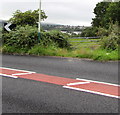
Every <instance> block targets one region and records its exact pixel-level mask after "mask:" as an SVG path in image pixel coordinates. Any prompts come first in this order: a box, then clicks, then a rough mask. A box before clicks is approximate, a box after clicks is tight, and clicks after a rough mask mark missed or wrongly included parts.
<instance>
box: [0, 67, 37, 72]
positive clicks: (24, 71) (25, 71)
mask: <svg viewBox="0 0 120 115" xmlns="http://www.w3.org/2000/svg"><path fill="white" fill-rule="evenodd" d="M0 68H2V69H9V70H16V71H22V72H30V73H33V71H26V70H19V69H13V68H6V67H0ZM34 73H36V72H34Z"/></svg>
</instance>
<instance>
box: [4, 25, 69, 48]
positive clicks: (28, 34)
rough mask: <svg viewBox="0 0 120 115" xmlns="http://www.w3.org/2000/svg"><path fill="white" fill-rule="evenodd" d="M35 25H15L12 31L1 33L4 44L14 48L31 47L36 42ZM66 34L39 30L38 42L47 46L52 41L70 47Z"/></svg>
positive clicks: (61, 46)
mask: <svg viewBox="0 0 120 115" xmlns="http://www.w3.org/2000/svg"><path fill="white" fill-rule="evenodd" d="M37 33H38V32H37V27H32V26H29V25H26V26H24V27H21V26H17V27H16V29H15V30H14V31H10V32H9V33H8V32H6V33H4V34H3V39H4V44H6V45H8V46H14V47H16V48H28V49H30V48H32V47H33V46H34V45H36V44H38V35H37ZM67 39H68V36H67V35H66V34H64V33H61V32H59V31H50V32H41V37H40V43H41V45H44V46H49V45H51V43H52V44H53V42H54V43H55V44H56V45H57V46H58V47H60V48H68V49H69V48H70V44H69V42H68V40H67Z"/></svg>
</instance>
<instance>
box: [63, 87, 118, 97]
mask: <svg viewBox="0 0 120 115" xmlns="http://www.w3.org/2000/svg"><path fill="white" fill-rule="evenodd" d="M63 88H67V89H73V90H77V91H84V92H89V93H93V94H99V95H103V96H108V97H114V98H120V96H115V95H110V94H105V93H101V92H95V91H91V90H85V89H81V88H74V87H70V86H63Z"/></svg>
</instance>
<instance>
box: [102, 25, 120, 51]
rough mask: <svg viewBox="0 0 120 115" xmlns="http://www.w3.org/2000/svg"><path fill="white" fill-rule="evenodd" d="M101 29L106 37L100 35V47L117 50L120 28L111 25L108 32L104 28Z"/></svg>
mask: <svg viewBox="0 0 120 115" xmlns="http://www.w3.org/2000/svg"><path fill="white" fill-rule="evenodd" d="M102 29H103V30H104V31H106V35H104V33H102V34H101V35H102V36H103V38H102V41H101V47H102V48H105V49H108V50H110V49H111V50H115V49H118V46H119V45H120V27H119V26H118V24H117V23H116V24H111V25H110V26H109V29H108V30H106V29H105V28H102Z"/></svg>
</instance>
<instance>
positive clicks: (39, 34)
mask: <svg viewBox="0 0 120 115" xmlns="http://www.w3.org/2000/svg"><path fill="white" fill-rule="evenodd" d="M40 29H41V0H39V22H38V42H40V36H41V33H40Z"/></svg>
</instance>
